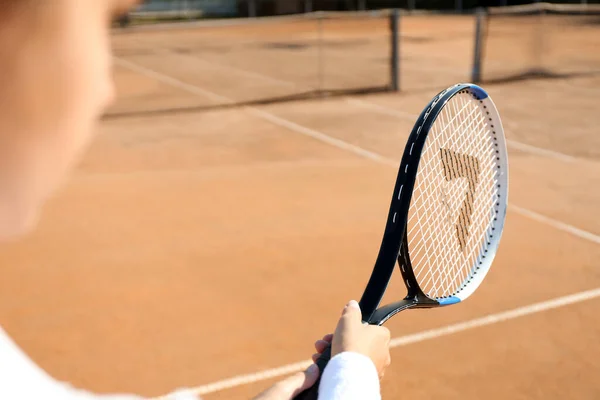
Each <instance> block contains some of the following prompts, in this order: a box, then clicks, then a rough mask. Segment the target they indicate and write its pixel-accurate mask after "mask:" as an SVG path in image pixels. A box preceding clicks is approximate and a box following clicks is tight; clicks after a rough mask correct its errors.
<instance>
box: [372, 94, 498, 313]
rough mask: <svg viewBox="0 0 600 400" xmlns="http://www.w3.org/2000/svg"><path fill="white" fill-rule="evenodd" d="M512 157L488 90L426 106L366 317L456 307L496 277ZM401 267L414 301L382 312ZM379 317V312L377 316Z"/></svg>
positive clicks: (399, 185) (405, 162)
mask: <svg viewBox="0 0 600 400" xmlns="http://www.w3.org/2000/svg"><path fill="white" fill-rule="evenodd" d="M507 201H508V158H507V152H506V143H505V139H504V131H503V128H502V122H501V120H500V116H499V114H498V111H497V109H496V106H495V105H494V103H493V101H492V99H491V98H490V97H489V95H488V94H487V92H485V90H483V89H482V88H481V87H479V86H477V85H473V84H458V85H454V86H452V87H449V88H447V89H445V90H443V91H442V92H440V93H439V94H438V95H437V96H435V97H434V98H433V100H432V101H431V102H430V103H429V104H428V105H427V107H425V109H424V110H423V112H422V113H421V115H420V116H419V118H418V119H417V122H416V124H415V126H414V128H413V130H412V132H411V134H410V136H409V139H408V141H407V144H406V147H405V150H404V154H403V157H402V161H401V164H400V169H399V172H398V178H397V180H396V186H395V188H394V194H393V198H392V202H391V205H390V210H389V214H388V220H387V223H386V229H385V233H384V237H383V240H382V245H381V247H380V251H379V255H378V257H377V261H376V263H375V268H374V269H373V274H372V276H371V279H370V281H369V284H368V285H367V288H366V290H365V293H364V294H363V297H362V299H361V307H363V318H364V319H365V321H369V322H372V323H376V324H381V323H383V322H384V321H385V320H387V319H388V318H389V317H390V316H392V315H394V314H395V313H397V312H398V311H399V310H402V309H406V308H411V307H436V306H443V305H449V304H455V303H457V302H460V301H462V300H465V299H466V298H467V297H469V296H470V295H471V294H472V293H473V292H474V291H475V290H476V289H477V288H478V287H479V285H480V284H481V282H482V281H483V279H484V278H485V276H486V274H487V272H488V271H489V269H490V267H491V264H492V261H493V259H494V256H495V254H496V251H497V249H498V245H499V243H500V238H501V234H502V230H503V226H504V221H505V218H506V208H507ZM396 260H397V261H398V263H399V266H400V271H401V273H402V277H403V280H404V282H405V285H406V288H407V291H408V295H407V296H406V298H405V300H404V301H402V302H399V303H397V304H394V305H388V306H385V307H382V309H379V310H377V307H378V305H379V302H380V301H381V298H382V297H383V294H384V292H385V288H386V286H387V283H388V282H389V279H390V277H391V274H392V271H393V269H394V266H395V263H396ZM375 311H377V313H375Z"/></svg>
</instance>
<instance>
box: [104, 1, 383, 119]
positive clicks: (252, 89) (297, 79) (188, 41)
mask: <svg viewBox="0 0 600 400" xmlns="http://www.w3.org/2000/svg"><path fill="white" fill-rule="evenodd" d="M390 14H391V13H390V12H389V11H386V10H381V11H376V12H319V13H310V14H304V15H293V16H282V17H263V18H255V19H243V20H239V19H238V20H218V21H216V20H215V21H210V20H207V21H200V22H195V23H185V24H178V25H171V26H170V27H166V26H150V27H148V26H142V27H134V28H129V29H125V30H115V32H114V34H113V48H114V54H115V59H116V63H115V77H116V81H117V89H118V91H119V93H118V94H119V96H118V99H119V100H118V102H117V104H116V105H115V107H113V108H112V109H111V110H110V113H109V115H118V114H123V113H125V114H127V113H136V112H158V111H172V110H181V109H187V108H190V109H202V108H217V107H227V106H239V105H250V104H263V103H270V102H280V101H286V100H297V99H302V98H310V97H315V96H323V95H335V94H352V93H365V92H376V91H385V90H389V89H390V85H391V70H390V69H391V32H390ZM167 26H169V25H167Z"/></svg>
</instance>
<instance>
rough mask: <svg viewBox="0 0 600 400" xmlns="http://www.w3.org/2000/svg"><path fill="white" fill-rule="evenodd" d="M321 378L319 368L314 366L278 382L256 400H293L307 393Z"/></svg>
mask: <svg viewBox="0 0 600 400" xmlns="http://www.w3.org/2000/svg"><path fill="white" fill-rule="evenodd" d="M318 377H319V367H317V365H316V364H312V365H311V366H310V367H308V369H307V370H306V371H304V372H297V373H295V374H294V375H292V376H290V377H288V378H286V379H284V380H282V381H279V382H277V383H276V384H275V385H273V386H271V387H270V388H269V389H267V390H265V391H264V392H262V393H261V394H259V395H258V396H256V397H255V398H254V400H292V399H293V398H294V397H296V396H297V395H298V394H299V393H301V392H303V391H305V390H306V389H308V388H309V387H311V386H312V385H314V384H315V383H316V382H317V378H318Z"/></svg>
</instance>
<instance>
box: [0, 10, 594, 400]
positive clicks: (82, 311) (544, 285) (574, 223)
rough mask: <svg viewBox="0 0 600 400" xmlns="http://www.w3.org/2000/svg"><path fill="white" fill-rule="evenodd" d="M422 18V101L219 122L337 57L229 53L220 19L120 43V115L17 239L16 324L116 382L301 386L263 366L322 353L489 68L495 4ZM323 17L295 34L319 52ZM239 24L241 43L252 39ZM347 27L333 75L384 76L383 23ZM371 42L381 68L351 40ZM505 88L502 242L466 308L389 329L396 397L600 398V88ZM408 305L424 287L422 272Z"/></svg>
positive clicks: (115, 387)
mask: <svg viewBox="0 0 600 400" xmlns="http://www.w3.org/2000/svg"><path fill="white" fill-rule="evenodd" d="M403 23H404V26H403V35H406V38H407V40H405V41H404V42H403V45H404V46H405V47H404V49H403V53H402V57H403V58H402V83H403V88H404V90H403V92H401V93H379V94H370V95H365V96H347V97H331V98H324V99H313V100H303V101H295V102H285V103H279V104H270V105H257V106H249V107H224V108H215V109H203V110H202V111H199V110H198V111H194V110H193V108H195V107H199V108H203V107H204V108H207V107H208V108H210V107H212V106H216V105H227V104H230V103H232V102H234V101H245V100H252V99H253V96H255V95H256V94H257V93H258V91H268V92H269V94H270V95H271V94H272V95H274V96H278V95H287V94H289V93H291V90H292V89H293V90H297V87H310V86H311V85H317V84H318V83H315V82H314V81H313V80H312V79H313V76H314V75H313V74H308V73H307V74H306V75H302V71H303V70H305V69H308V68H309V67H311V68H312V67H313V66H314V60H313V59H311V57H312V56H313V55H314V53H313V51H318V49H314V48H313V47H312V46H310V45H307V46H306V47H304V48H303V50H302V51H300V52H298V53H294V54H295V55H290V58H287V59H286V61H276V60H278V59H279V60H281V59H280V58H277V57H276V56H275V54H272V53H271V50H269V49H265V48H252V49H251V48H250V47H249V46H250V45H251V43H245V44H241V45H240V48H241V50H245V49H248V50H247V51H248V52H249V53H251V54H254V56H253V57H248V55H244V54H243V53H242V54H241V55H239V54H238V53H235V52H223V51H220V50H219V49H218V46H217V44H219V43H222V42H218V43H217V42H215V41H211V40H209V39H208V38H210V36H211V34H213V33H214V30H211V29H209V28H203V29H198V28H189V29H182V30H180V29H169V30H160V29H159V30H147V31H146V30H143V31H139V32H138V31H134V32H130V33H126V34H123V33H115V36H114V45H115V48H116V54H117V59H116V64H115V79H116V82H117V90H118V92H119V95H120V98H119V100H118V101H117V103H116V104H115V106H114V107H113V108H112V109H111V110H110V111H109V115H111V117H108V118H106V119H105V120H104V121H103V123H102V127H101V129H100V132H99V133H98V136H97V138H96V140H95V142H94V143H93V145H92V147H91V149H90V151H89V152H88V153H87V155H86V156H85V157H84V159H83V160H82V162H81V164H80V165H79V167H78V169H77V171H76V173H75V175H74V176H73V177H72V179H71V180H70V181H69V182H68V183H67V184H66V185H65V187H64V189H63V190H62V191H61V192H60V193H59V195H58V196H57V197H56V198H55V199H53V200H52V202H51V203H50V204H49V206H48V207H47V208H46V210H45V214H44V216H43V219H42V221H41V226H40V229H38V230H37V231H36V232H35V233H34V234H32V235H31V236H29V237H28V238H26V239H25V240H22V241H20V242H18V243H14V244H12V245H9V246H5V247H3V248H2V250H1V251H0V264H1V265H2V266H3V267H2V269H3V278H2V279H1V280H0V320H1V321H2V325H3V327H4V328H5V329H6V330H7V332H8V333H9V334H10V335H11V336H12V337H13V338H14V339H15V341H16V342H17V343H18V344H19V345H20V346H21V347H22V348H23V349H24V350H25V351H26V352H27V353H28V354H29V355H30V356H31V357H32V358H33V359H34V360H35V361H36V362H37V363H39V365H41V366H42V367H43V368H44V369H46V370H47V371H49V372H50V373H51V374H52V375H53V376H55V377H56V378H58V379H61V380H66V381H69V382H71V383H72V384H74V385H76V386H79V387H84V388H86V389H89V390H93V391H97V392H100V393H113V392H135V393H139V394H142V395H145V396H160V395H162V394H165V393H167V392H169V391H172V390H174V389H176V388H179V387H188V388H190V387H191V388H196V387H198V388H199V390H200V391H201V392H203V393H205V394H204V396H203V398H206V399H209V400H210V399H248V398H251V397H252V396H254V395H256V394H257V393H258V392H259V391H261V390H262V389H264V388H265V387H267V386H269V385H271V384H272V383H273V382H274V381H276V380H277V379H278V378H267V375H264V374H263V375H260V374H258V375H252V374H256V373H261V372H263V371H270V372H269V373H271V374H272V375H277V374H283V373H285V372H286V370H285V369H281V368H282V367H286V366H289V365H290V364H295V363H298V362H302V361H304V360H307V359H309V358H310V356H311V354H312V353H313V347H312V344H313V342H314V341H315V340H316V339H318V338H320V337H321V336H322V335H324V334H325V333H328V332H330V331H331V330H332V329H333V328H334V324H335V323H336V321H337V318H338V316H339V313H340V311H341V309H342V307H343V305H344V304H345V303H346V302H347V301H348V300H350V299H351V298H358V297H360V295H361V293H362V290H363V289H364V285H365V284H366V281H367V279H368V277H369V274H370V272H371V267H372V265H373V263H374V260H375V257H376V255H377V251H378V249H379V244H380V239H381V235H382V233H383V227H384V222H385V217H386V214H387V211H388V206H389V200H390V196H391V192H392V188H393V184H394V180H395V176H396V172H397V171H396V168H395V167H394V165H396V164H397V163H398V161H399V159H400V157H401V154H402V151H403V148H404V144H405V141H406V139H407V137H408V134H409V132H410V129H411V128H412V125H413V123H414V121H415V119H416V116H417V114H418V113H419V112H420V111H421V109H422V108H423V107H424V106H425V105H426V104H427V102H428V101H429V100H430V98H431V97H433V96H434V95H435V94H436V93H437V92H438V91H439V90H441V89H443V88H444V87H446V86H448V85H451V84H454V83H457V82H460V81H466V80H468V79H469V65H470V57H471V52H472V34H471V32H472V30H473V28H474V26H473V19H472V17H470V18H469V17H467V16H465V17H456V16H454V17H452V16H444V17H442V16H437V17H433V16H415V17H414V18H412V19H409V18H407V19H405V20H404V21H403ZM300 25H301V24H300V23H299V25H298V26H299V27H298V31H297V32H296V33H297V35H295V36H294V34H293V32H294V31H293V29H290V30H285V31H282V32H286V33H285V34H286V35H287V34H289V35H290V37H289V38H288V39H289V40H297V41H300V42H302V41H304V42H306V41H308V40H309V38H307V37H305V36H302V35H304V30H303V28H301V27H300ZM215 29H216V28H215ZM236 29H239V31H236ZM236 29H231V30H229V31H228V32H229V33H230V35H231V40H232V42H231V43H229V44H228V45H229V46H232V45H233V43H234V41H235V40H238V41H237V42H235V43H239V39H240V38H242V37H247V36H246V35H247V34H248V31H245V30H244V29H246V28H236ZM248 29H249V28H248ZM378 29H380V31H378ZM586 29H592V28H588V27H586ZM594 29H596V30H599V29H600V26H598V25H596V27H595V28H594ZM275 32H277V30H276V29H274V30H273V32H272V33H273V34H274V33H275ZM325 32H326V33H325V37H326V38H327V39H329V40H330V45H331V47H332V48H331V49H329V50H328V51H329V54H332V56H331V57H333V58H330V60H332V63H330V64H328V66H326V67H325V71H326V72H325V74H324V76H325V79H327V81H328V82H333V83H332V85H334V86H335V85H339V86H344V85H348V84H349V83H348V82H356V84H357V85H358V84H361V82H362V81H361V79H362V80H363V81H365V82H366V80H367V79H371V78H369V74H371V73H373V71H375V73H376V74H377V73H378V71H379V73H381V74H382V76H381V78H380V79H379V78H377V79H375V84H385V79H386V78H385V77H384V76H383V75H384V74H386V73H387V70H386V68H387V67H386V64H385V62H383V61H382V62H381V63H378V62H377V60H379V57H384V56H385V54H386V53H385V52H386V51H387V47H386V42H385V40H384V39H378V35H379V36H382V37H383V36H385V34H384V28H381V25H379V24H374V25H369V23H368V22H365V24H364V30H360V29H359V30H357V29H356V28H354V29H344V26H343V23H340V25H339V26H336V27H334V28H331V30H329V31H325ZM327 32H329V33H327ZM306 35H308V33H306ZM327 35H330V36H327ZM292 36H293V37H292ZM597 37H598V36H596V38H597ZM348 38H350V39H352V40H354V41H355V42H354V43H355V45H356V46H359V47H363V48H364V51H362V52H361V53H360V54H362V56H361V57H363V58H362V60H363V61H360V59H361V58H360V57H354V62H352V60H353V53H352V52H348V51H345V50H344V49H343V46H336V44H337V42H336V40H340V41H343V40H344V39H348ZM365 38H367V39H365ZM288 39H286V40H288ZM221 40H224V39H223V38H221ZM289 40H288V42H289ZM361 40H362V42H361ZM356 41H358V42H356ZM596 41H597V39H596ZM173 42H177V43H179V44H180V45H178V46H180V47H179V50H180V51H172V50H169V49H172V46H171V45H170V44H169V43H173ZM211 45H212V46H213V50H214V49H217V50H214V51H213V52H212V53H211V52H210V51H206V52H202V51H201V50H202V48H201V47H203V46H204V47H207V46H208V47H210V46H211ZM571 45H572V46H573V48H577V46H578V45H581V46H582V47H581V48H580V51H581V52H586V51H589V50H590V47H589V46H590V44H589V43H588V42H586V41H583V40H581V41H574V42H572V43H571ZM596 45H597V43H596ZM194 46H198V47H199V48H198V49H196V50H194V48H193V47H194ZM596 48H597V47H596ZM241 50H240V51H241ZM461 54H462V55H463V57H459V56H456V55H461ZM357 60H358V61H357ZM334 61H335V63H334ZM277 62H282V63H285V64H283V65H282V64H277ZM340 62H348V63H347V64H346V65H347V67H346V68H344V69H343V70H340V73H339V74H336V68H335V65H339V63H340ZM225 66H228V68H226V67H225ZM303 67H304V69H303ZM328 68H329V69H328ZM286 74H287V75H286ZM352 77H355V78H354V79H355V80H353V79H352ZM368 83H371V81H369V82H368ZM484 87H485V88H486V89H487V90H488V91H489V93H490V95H491V97H492V98H493V99H494V101H495V103H496V105H497V106H498V108H499V111H500V114H501V116H502V118H503V122H504V125H505V126H504V127H505V130H506V135H507V139H508V144H509V162H510V195H509V196H510V200H509V202H510V205H509V213H508V218H507V223H506V227H505V231H504V233H503V241H502V243H501V245H500V250H499V253H498V255H497V258H496V261H495V263H494V266H493V268H492V269H491V272H490V274H489V275H488V277H487V278H486V280H485V282H484V283H483V285H482V286H481V288H480V289H479V290H478V291H477V293H476V294H475V295H474V296H473V297H471V298H470V299H469V300H468V301H466V302H465V303H464V304H460V305H457V306H454V307H449V308H444V309H439V310H434V311H412V312H407V313H403V314H401V315H399V316H397V317H395V318H393V319H392V320H391V321H390V322H389V323H388V324H387V325H386V326H388V327H389V328H390V330H391V332H392V336H393V337H394V338H395V339H394V341H393V342H392V343H393V349H392V350H391V352H392V359H393V361H392V366H391V367H390V369H389V370H388V372H387V373H386V376H385V379H384V381H383V384H382V387H383V396H384V398H386V399H402V398H413V399H419V398H424V399H431V398H441V399H461V400H466V399H481V398H486V399H506V398H510V399H562V398H565V397H567V398H573V399H597V398H598V397H600V383H599V382H598V380H597V369H598V368H597V363H598V362H597V360H598V359H599V358H600V344H599V342H598V337H599V335H600V322H599V320H598V307H599V306H600V269H599V266H600V265H599V262H598V260H599V259H600V219H599V218H598V214H599V212H600V188H599V186H600V185H599V184H600V136H598V134H597V127H598V126H600V114H599V113H598V106H597V104H598V99H599V96H600V80H599V79H598V75H587V76H586V75H583V76H582V75H577V76H573V77H563V78H555V79H538V80H523V81H513V82H504V83H493V84H489V85H484ZM290 88H292V89H290ZM260 94H261V95H264V94H265V92H261V93H260ZM165 107H166V108H172V109H179V111H177V110H171V111H169V112H161V113H157V112H154V111H157V110H160V109H163V108H165ZM190 108H192V109H190ZM386 296H387V298H388V299H390V298H394V297H396V298H397V297H398V296H404V287H403V285H402V282H401V281H400V279H397V280H394V279H393V280H392V284H391V287H390V288H389V289H388V293H387V295H386ZM565 296H567V297H565ZM297 368H300V367H297ZM293 369H294V366H292V367H290V368H289V370H293ZM248 375H250V376H248ZM232 378H233V379H234V380H232V381H231V380H229V379H232ZM238 378H239V379H238ZM222 381H226V382H225V383H224V384H221V383H219V382H222ZM213 383H217V384H216V385H212V384H213ZM211 385H212V386H211Z"/></svg>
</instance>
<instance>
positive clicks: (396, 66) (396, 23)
mask: <svg viewBox="0 0 600 400" xmlns="http://www.w3.org/2000/svg"><path fill="white" fill-rule="evenodd" d="M390 30H391V31H392V32H391V33H392V57H391V68H390V72H391V80H390V82H391V86H392V90H393V91H395V92H398V91H400V40H399V31H400V11H399V10H398V9H397V8H395V9H393V10H392V14H391V16H390Z"/></svg>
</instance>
